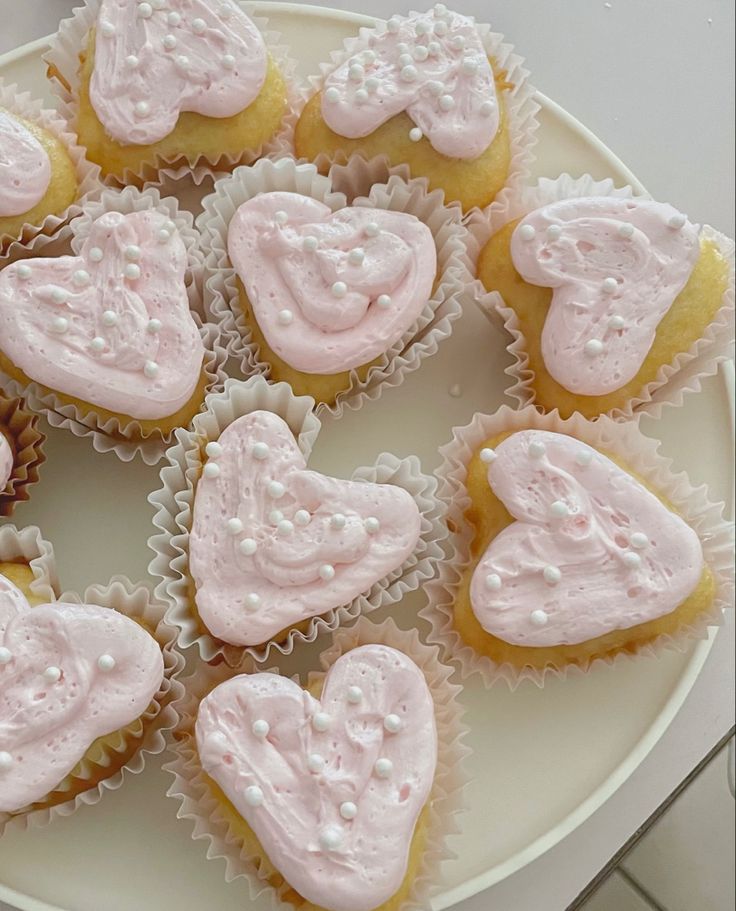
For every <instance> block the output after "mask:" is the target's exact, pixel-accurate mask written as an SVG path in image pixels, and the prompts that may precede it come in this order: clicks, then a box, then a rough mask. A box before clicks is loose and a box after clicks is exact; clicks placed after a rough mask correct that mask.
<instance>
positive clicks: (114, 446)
mask: <svg viewBox="0 0 736 911" xmlns="http://www.w3.org/2000/svg"><path fill="white" fill-rule="evenodd" d="M149 209H156V210H158V211H161V212H164V213H165V214H166V215H167V217H169V218H170V219H172V220H173V221H174V223H175V224H176V226H177V229H178V231H179V234H180V236H181V238H182V240H183V242H184V245H185V246H186V249H187V257H188V261H189V275H188V277H187V295H188V297H189V306H190V311H191V313H192V316H193V318H194V321H195V323H196V324H197V328H198V329H199V332H200V335H201V337H202V342H203V344H204V351H205V353H204V360H203V363H202V367H203V369H204V372H205V374H206V377H207V385H206V389H205V394H207V393H209V392H212V391H218V390H219V389H221V388H222V386H223V384H224V381H225V376H226V374H225V369H224V365H225V361H226V360H227V352H226V350H225V347H224V345H223V344H222V341H221V338H220V334H219V332H218V331H217V329H216V327H215V326H212V325H209V324H208V323H206V322H204V321H203V319H202V316H203V308H202V275H203V271H202V270H203V263H204V254H203V252H202V250H201V247H200V238H199V233H198V231H197V230H196V229H195V227H194V224H193V222H194V219H193V216H192V214H191V213H190V212H188V211H186V210H184V209H179V206H178V202H177V200H176V199H174V198H173V197H165V198H163V199H162V198H161V197H160V195H159V193H158V191H157V190H156V189H155V188H149V189H146V190H137V189H136V188H135V187H126V188H125V189H122V190H116V189H111V188H104V189H103V190H102V191H101V193H100V194H99V198H98V199H95V200H89V201H87V202H86V203H85V206H84V208H83V210H82V212H81V213H80V214H79V215H78V216H77V217H76V218H74V219H73V221H72V223H71V226H70V228H71V233H72V237H71V249H72V251H73V253H74V254H77V253H78V252H79V249H80V247H81V244H82V243H83V241H84V239H85V238H86V237H87V236H88V234H89V230H90V228H91V225H92V222H93V221H94V220H95V219H96V218H99V217H100V216H101V215H102V214H104V213H105V212H111V211H117V212H122V213H124V214H128V213H130V212H138V211H144V210H149ZM55 243H56V239H55V238H40V239H39V243H38V245H37V248H36V250H35V252H36V253H37V254H39V255H41V254H42V253H43V252H44V248H45V247H46V246H47V245H51V244H55ZM0 386H2V387H3V388H4V389H5V391H6V392H7V393H8V394H12V395H20V396H25V398H26V401H27V403H28V405H29V407H30V408H31V409H32V410H33V411H37V412H40V413H41V414H43V415H44V417H45V418H46V420H47V421H48V422H49V424H50V425H51V426H52V427H61V428H64V429H65V430H69V431H70V432H71V433H73V434H74V436H77V437H90V438H91V440H92V445H93V447H94V448H95V450H96V451H97V452H114V453H115V454H116V455H117V456H118V458H119V459H120V460H121V461H123V462H130V461H132V460H133V459H134V458H135V457H136V456H139V457H140V458H141V459H142V460H143V462H144V463H145V464H146V465H155V464H157V463H158V462H159V461H160V460H161V459H162V458H163V456H164V452H165V451H166V448H167V446H169V445H170V444H171V442H172V441H173V439H174V433H169V434H166V435H164V434H162V433H161V432H160V431H156V430H154V431H153V432H151V433H148V434H147V435H145V436H144V435H142V434H141V433H140V424H139V422H138V421H137V420H129V421H127V422H125V423H121V421H120V419H119V418H118V417H110V418H107V419H105V420H100V418H99V416H98V414H97V413H96V412H95V411H94V406H92V410H91V411H90V412H89V413H87V414H84V413H82V412H81V411H80V410H79V409H78V408H77V406H76V405H74V404H71V403H65V402H63V401H62V400H61V399H60V398H59V397H58V395H57V394H56V392H54V391H53V390H51V389H46V388H43V387H42V386H41V384H39V383H36V382H31V383H29V384H28V385H27V386H26V387H23V386H22V385H21V384H20V383H19V382H18V381H16V380H13V379H10V378H9V377H6V376H5V375H4V374H2V373H0ZM202 407H204V405H203V406H202ZM136 429H137V430H138V433H136Z"/></svg>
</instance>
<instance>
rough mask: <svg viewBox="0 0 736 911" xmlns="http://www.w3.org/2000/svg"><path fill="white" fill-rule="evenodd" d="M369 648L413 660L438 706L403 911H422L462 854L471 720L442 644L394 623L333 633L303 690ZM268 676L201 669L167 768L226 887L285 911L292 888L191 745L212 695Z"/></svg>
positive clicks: (364, 622)
mask: <svg viewBox="0 0 736 911" xmlns="http://www.w3.org/2000/svg"><path fill="white" fill-rule="evenodd" d="M369 643H376V644H381V645H387V646H389V647H392V648H396V649H399V650H400V651H402V652H404V654H406V655H407V656H408V657H409V658H411V659H412V660H413V661H414V662H415V663H416V664H417V665H418V666H419V667H420V669H421V670H422V671H423V673H424V676H425V679H426V680H427V683H428V685H429V687H430V690H431V691H432V695H433V699H434V704H435V718H436V721H437V729H438V744H439V750H438V762H437V769H436V772H435V779H434V785H433V788H432V793H431V795H430V798H429V799H428V802H427V804H426V805H425V806H426V807H428V808H429V820H428V825H427V833H428V841H427V846H426V848H425V850H424V853H423V857H422V862H421V868H420V872H419V874H418V876H417V878H416V880H415V883H414V890H413V894H412V896H411V897H410V898H408V899H406V900H405V901H403V902H402V903H401V906H400V908H399V909H398V911H422V909H424V908H426V901H427V897H428V894H429V891H430V889H431V887H432V886H434V885H437V884H438V883H439V881H440V879H441V874H438V870H439V867H440V864H442V863H444V862H445V861H448V860H451V859H454V858H455V857H456V856H457V855H456V853H455V852H454V851H453V850H452V849H451V848H450V847H449V846H448V844H447V839H448V836H452V835H457V834H459V833H460V832H461V826H460V822H459V817H460V816H461V815H462V813H464V812H466V811H467V806H466V800H465V790H466V786H467V784H468V782H469V781H470V777H469V775H468V772H467V768H466V763H467V759H468V757H469V756H470V754H471V752H472V750H471V749H470V747H469V746H468V745H467V742H466V741H467V736H468V733H469V728H468V727H467V725H466V724H465V722H464V721H463V716H464V714H465V707H464V706H463V705H462V703H461V702H460V701H459V698H458V697H459V695H460V693H461V692H462V687H461V686H460V685H458V684H456V683H452V682H451V681H450V678H451V677H452V675H453V668H452V667H451V666H449V665H448V664H446V663H443V661H442V658H441V655H440V652H439V650H438V649H437V647H436V646H434V645H427V644H426V643H423V642H422V641H421V639H420V637H419V634H418V632H417V631H416V630H410V631H406V630H401V629H399V628H398V627H397V625H396V623H395V622H394V621H393V620H392V619H390V618H389V619H387V620H384V621H383V622H382V623H380V624H376V623H374V622H372V621H371V620H369V619H367V618H365V617H361V618H359V619H358V620H357V621H356V622H355V623H353V624H352V625H351V626H350V627H347V628H342V629H340V630H337V631H336V632H334V634H333V640H332V643H331V644H330V645H329V646H328V647H327V648H326V649H325V650H324V651H323V652H322V653H321V654H320V656H319V659H318V661H319V664H320V665H321V667H322V671H315V670H313V671H310V672H309V673H308V675H307V680H302V679H300V678H299V676H298V675H296V676H295V677H293V678H292V679H294V680H295V681H296V682H297V683H299V684H300V685H301V686H307V685H308V684H309V683H310V682H312V681H313V680H314V679H315V677H316V676H320V675H321V676H324V675H325V673H326V672H327V670H328V669H329V667H330V666H331V665H332V664H334V663H335V662H336V661H337V659H338V658H339V657H341V656H342V655H343V654H346V653H347V652H349V651H351V650H352V649H353V648H356V647H357V646H359V645H366V644H369ZM264 671H265V672H266V673H279V671H278V669H277V668H270V669H268V670H265V669H264V668H261V667H258V666H255V665H253V662H252V661H251V660H250V659H246V661H245V662H244V663H243V664H241V665H240V666H239V667H236V668H230V667H227V666H226V665H219V666H217V667H212V666H209V665H200V666H199V667H198V668H197V670H196V671H195V672H194V674H192V675H191V676H190V677H189V678H187V680H186V681H185V683H186V684H187V697H186V702H185V704H184V706H183V708H182V712H181V714H182V722H181V724H180V727H179V730H178V732H177V733H176V734H175V742H174V745H173V747H172V753H173V754H174V758H173V759H172V760H170V761H169V762H168V763H166V765H165V766H164V771H166V772H168V773H170V774H171V775H172V776H173V778H174V781H173V783H172V784H171V786H170V787H169V789H168V791H167V796H168V797H171V798H173V799H176V800H177V801H178V802H179V803H180V808H179V810H178V812H177V817H178V818H180V819H186V820H189V821H190V822H191V823H192V829H193V831H192V839H193V840H199V839H204V840H205V841H207V842H208V847H207V852H206V856H207V859H208V860H217V859H222V860H223V861H224V863H225V881H226V882H232V881H233V880H235V879H237V878H239V877H245V878H246V879H247V882H248V887H249V895H250V898H251V900H253V901H255V900H256V899H259V898H260V899H270V902H271V906H272V907H273V908H274V909H276V908H283V907H284V904H282V901H283V900H282V898H281V895H280V894H279V893H280V892H284V891H286V890H287V889H288V888H289V887H288V884H285V885H284V886H283V887H281V888H280V889H276V888H274V887H273V886H271V885H270V884H269V883H268V882H267V881H266V876H267V873H268V871H267V870H264V868H263V863H262V860H261V858H260V857H259V856H257V855H251V854H249V853H248V852H247V851H246V849H245V847H244V846H243V845H242V844H241V843H240V839H239V838H238V837H237V835H236V834H235V833H233V832H232V830H231V827H230V824H229V821H228V819H227V817H226V816H225V814H224V813H223V812H222V810H221V808H220V804H219V802H218V801H217V799H216V798H215V797H213V796H212V793H211V791H210V789H209V787H208V784H207V780H206V777H205V774H204V772H203V771H202V769H201V767H200V766H199V763H198V760H197V757H196V755H195V754H194V751H193V750H192V749H191V747H189V746H188V745H187V743H186V739H188V734H187V732H188V731H190V730H191V729H192V728H193V726H194V721H195V716H196V712H197V709H198V706H199V702H200V701H201V698H202V697H203V696H204V695H205V694H206V693H207V692H209V691H210V690H211V689H213V688H214V687H215V686H217V685H218V684H219V683H222V682H223V681H224V680H226V679H229V678H230V677H233V676H236V675H237V674H238V673H241V672H247V673H257V672H264ZM291 906H292V905H291V904H290V903H289V907H291Z"/></svg>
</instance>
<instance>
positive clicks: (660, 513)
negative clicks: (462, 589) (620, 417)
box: [470, 430, 704, 647]
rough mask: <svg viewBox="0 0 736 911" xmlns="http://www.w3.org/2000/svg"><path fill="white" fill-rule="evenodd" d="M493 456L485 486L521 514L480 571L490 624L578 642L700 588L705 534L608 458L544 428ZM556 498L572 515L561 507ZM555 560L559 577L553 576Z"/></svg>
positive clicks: (517, 641) (509, 633)
mask: <svg viewBox="0 0 736 911" xmlns="http://www.w3.org/2000/svg"><path fill="white" fill-rule="evenodd" d="M530 447H531V449H530ZM540 447H542V448H543V452H542V453H541V454H540ZM495 454H496V458H495V460H494V461H492V462H491V463H490V465H489V468H488V482H489V483H490V485H491V488H492V489H493V492H494V493H495V494H496V496H497V497H498V498H499V499H500V500H501V502H502V503H503V504H504V506H505V507H506V509H508V511H509V512H510V513H511V515H512V516H513V517H514V518H515V519H516V520H517V521H516V522H514V523H512V524H511V525H509V526H507V527H506V528H504V529H503V531H501V532H500V533H499V534H498V535H497V536H496V537H495V538H494V539H493V540H492V541H491V543H490V544H489V546H488V549H487V550H486V552H485V553H484V554H483V557H482V558H481V560H480V562H479V563H478V565H477V567H476V569H475V572H474V573H473V578H472V582H471V587H470V598H471V603H472V607H473V611H474V613H475V615H476V617H477V618H478V620H479V621H480V624H481V626H482V627H483V629H485V630H486V631H487V632H489V633H491V634H492V635H493V636H496V637H498V638H499V639H503V640H504V641H505V642H510V643H512V644H514V645H526V646H535V647H541V646H554V645H576V644H578V643H580V642H586V641H588V640H590V639H595V638H597V637H598V636H603V635H605V634H606V633H610V632H612V631H613V630H622V629H630V628H631V627H633V626H638V625H639V624H641V623H647V622H648V621H650V620H656V619H657V618H658V617H662V616H664V615H665V614H669V613H671V612H672V611H674V610H675V609H676V608H677V607H678V606H679V605H680V604H681V603H682V602H683V601H684V600H685V599H686V598H687V597H688V596H689V595H690V594H691V593H692V592H693V590H694V589H695V587H696V586H697V584H698V581H699V580H700V577H701V574H702V572H703V566H704V562H703V551H702V548H701V545H700V541H699V539H698V536H697V534H696V533H695V532H694V531H693V529H692V528H690V526H689V525H687V524H686V523H685V522H684V521H683V520H682V519H681V518H680V517H679V516H678V515H676V514H675V513H673V512H670V510H669V509H667V508H666V507H665V506H664V505H663V504H662V503H661V502H660V501H659V500H658V499H657V497H655V496H654V494H653V493H650V492H649V491H648V490H647V489H646V488H645V487H644V486H643V485H642V484H640V483H639V481H637V480H636V479H635V478H634V477H632V476H631V475H630V474H628V472H626V471H624V470H623V469H621V468H619V467H618V466H617V465H616V464H615V463H614V462H612V461H611V460H610V459H609V458H607V457H606V456H604V455H602V454H601V453H600V452H598V451H597V450H596V449H594V448H593V447H591V446H588V445H587V444H586V443H583V442H581V441H579V440H576V439H574V438H573V437H569V436H566V435H565V434H560V433H550V432H548V431H542V430H525V431H521V432H519V433H515V434H513V435H512V436H510V437H507V438H506V439H505V440H504V441H503V442H502V443H500V444H499V445H498V447H497V448H496V450H495ZM553 504H555V506H553ZM557 504H563V505H564V507H565V509H566V510H567V513H568V514H567V515H562V516H559V515H555V509H556V508H558V507H557ZM632 555H633V556H632ZM631 560H633V561H634V563H635V565H633V566H632V565H628V562H627V561H631ZM548 567H551V568H552V569H553V570H554V569H557V570H558V571H559V581H557V582H555V581H554V576H553V577H552V578H551V579H549V580H548V579H546V578H545V569H546V568H548ZM539 612H541V613H539Z"/></svg>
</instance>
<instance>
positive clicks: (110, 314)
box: [102, 310, 118, 326]
mask: <svg viewBox="0 0 736 911" xmlns="http://www.w3.org/2000/svg"><path fill="white" fill-rule="evenodd" d="M102 322H103V323H104V324H105V325H106V326H117V324H118V315H117V313H116V312H115V311H114V310H105V312H104V313H103V314H102Z"/></svg>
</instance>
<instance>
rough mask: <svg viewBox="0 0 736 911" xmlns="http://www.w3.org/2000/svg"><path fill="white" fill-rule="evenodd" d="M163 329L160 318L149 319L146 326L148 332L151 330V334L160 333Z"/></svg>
mask: <svg viewBox="0 0 736 911" xmlns="http://www.w3.org/2000/svg"><path fill="white" fill-rule="evenodd" d="M160 331H161V320H160V319H149V321H148V325H147V326H146V332H149V333H150V334H151V335H158V333H159V332H160Z"/></svg>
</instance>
